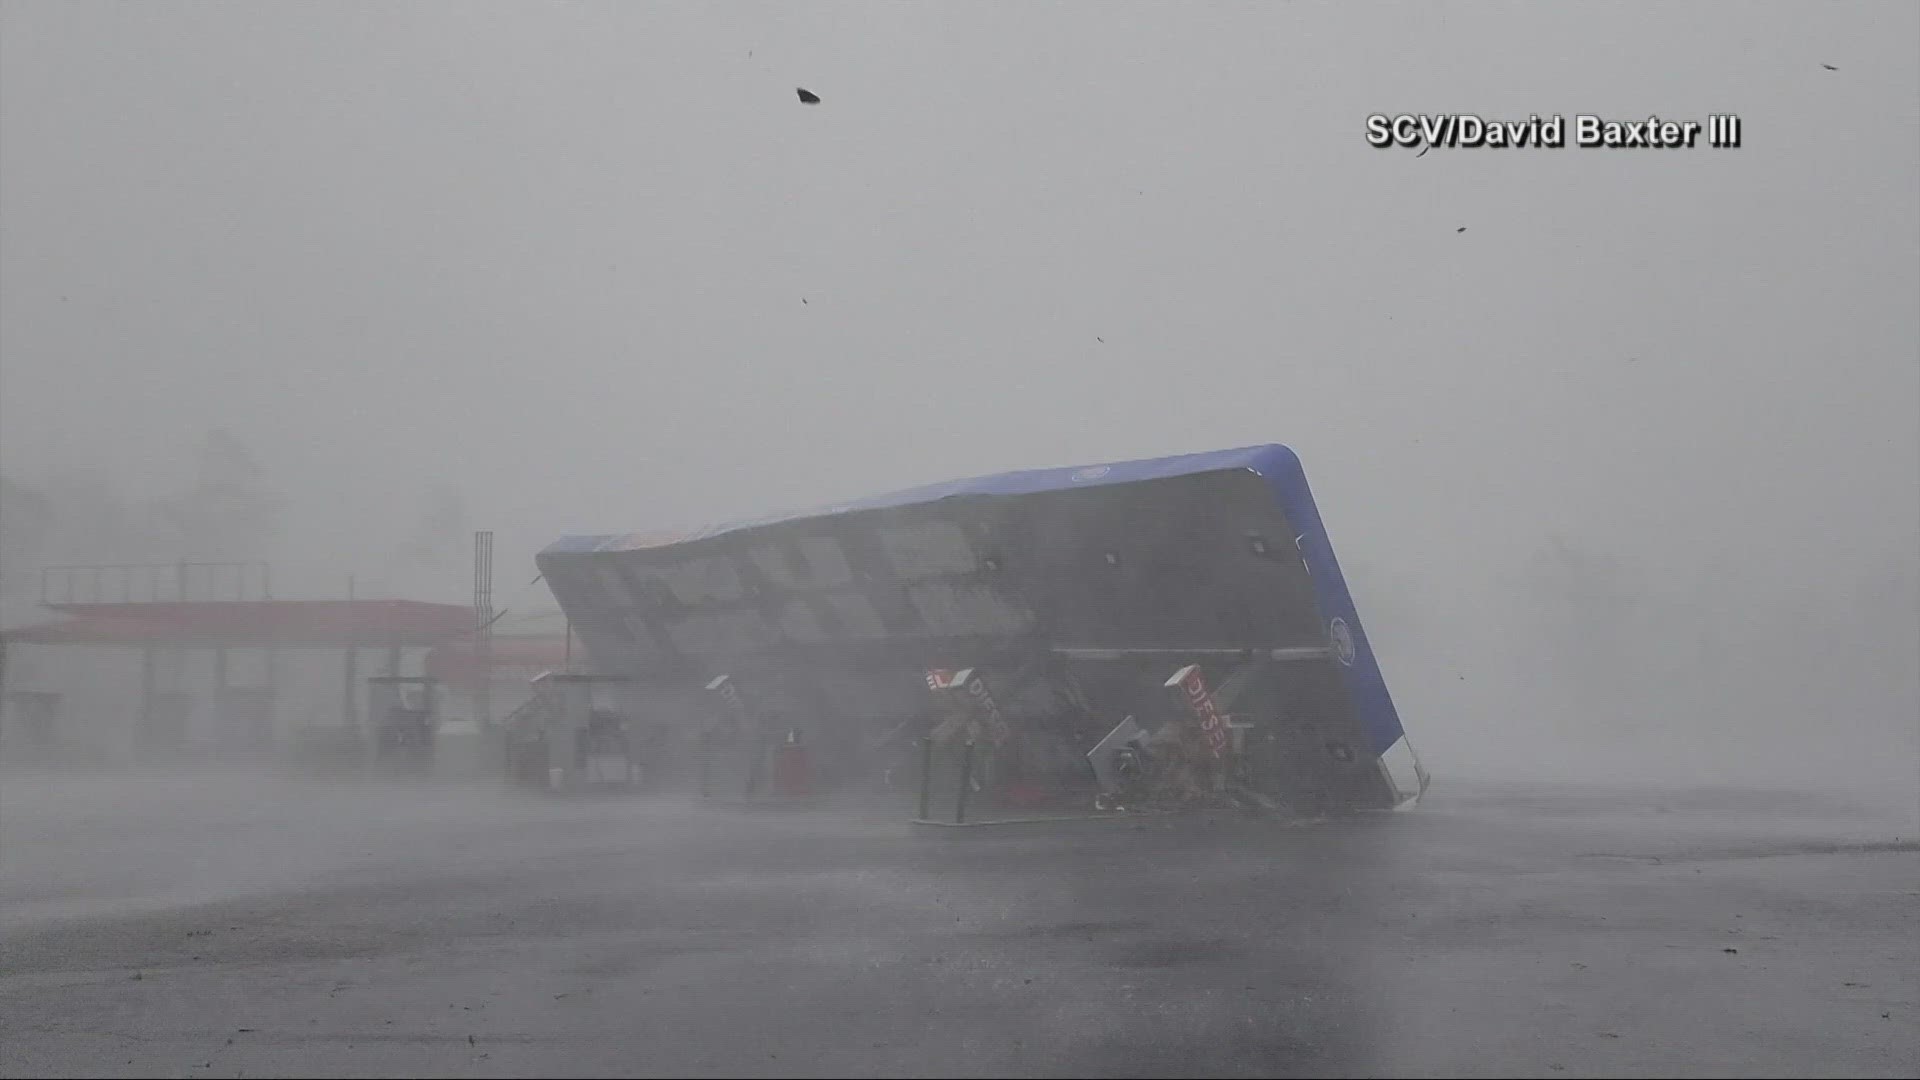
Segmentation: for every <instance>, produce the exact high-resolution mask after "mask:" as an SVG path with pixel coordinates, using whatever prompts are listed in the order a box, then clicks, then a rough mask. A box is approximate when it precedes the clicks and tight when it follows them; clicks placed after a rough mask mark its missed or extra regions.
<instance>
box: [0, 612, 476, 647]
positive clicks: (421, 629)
mask: <svg viewBox="0 0 1920 1080" xmlns="http://www.w3.org/2000/svg"><path fill="white" fill-rule="evenodd" d="M49 606H50V607H52V608H53V609H54V610H55V611H58V612H60V613H61V614H64V615H67V616H69V618H67V619H65V620H63V621H60V622H48V623H40V624H38V625H34V626H25V627H21V628H20V629H18V630H9V631H7V632H6V634H4V635H0V636H4V638H5V639H6V640H7V641H8V642H21V643H36V644H48V645H121V646H143V645H171V646H194V647H202V648H218V647H232V648H244V647H249V646H254V647H265V646H274V647H277V648H291V649H301V648H307V649H339V648H345V647H347V646H350V645H351V646H358V647H362V648H389V647H392V646H396V645H397V646H404V647H409V648H417V647H422V646H431V645H439V644H442V643H444V642H448V641H453V640H456V639H458V638H460V637H462V636H464V635H467V634H470V633H472V632H473V629H474V617H473V611H472V609H470V608H465V607H460V606H458V605H455V604H428V603H422V602H420V601H418V600H215V601H194V600H160V601H150V602H146V603H130V604H52V605H49Z"/></svg>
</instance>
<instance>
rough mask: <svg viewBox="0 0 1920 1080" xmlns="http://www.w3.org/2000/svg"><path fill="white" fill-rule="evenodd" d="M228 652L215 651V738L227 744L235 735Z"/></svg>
mask: <svg viewBox="0 0 1920 1080" xmlns="http://www.w3.org/2000/svg"><path fill="white" fill-rule="evenodd" d="M228 689H229V687H228V679H227V650H226V646H224V645H223V646H221V647H219V648H216V649H214V650H213V728H214V736H213V737H214V738H215V739H216V740H218V741H220V742H225V741H226V740H227V739H228V738H230V737H231V736H232V734H233V700H232V699H233V695H232V694H229V693H228V692H227V691H228Z"/></svg>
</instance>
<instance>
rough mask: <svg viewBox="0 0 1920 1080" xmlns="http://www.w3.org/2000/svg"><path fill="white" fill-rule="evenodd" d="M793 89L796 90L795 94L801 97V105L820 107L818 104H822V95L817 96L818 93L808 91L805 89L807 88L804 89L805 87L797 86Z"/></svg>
mask: <svg viewBox="0 0 1920 1080" xmlns="http://www.w3.org/2000/svg"><path fill="white" fill-rule="evenodd" d="M793 89H794V92H795V93H797V94H799V95H800V104H802V105H818V104H820V95H819V94H816V93H814V92H813V91H811V90H808V89H807V88H805V87H803V86H796V87H794V88H793Z"/></svg>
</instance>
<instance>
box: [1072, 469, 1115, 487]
mask: <svg viewBox="0 0 1920 1080" xmlns="http://www.w3.org/2000/svg"><path fill="white" fill-rule="evenodd" d="M1112 471H1113V470H1112V469H1110V468H1108V467H1107V466H1105V465H1093V466H1089V467H1087V468H1085V469H1081V470H1080V471H1078V472H1076V473H1074V474H1073V482H1074V483H1076V484H1080V483H1085V482H1086V481H1088V480H1098V479H1100V478H1101V477H1103V476H1105V475H1107V474H1108V473H1110V472H1112Z"/></svg>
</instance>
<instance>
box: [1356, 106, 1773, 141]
mask: <svg viewBox="0 0 1920 1080" xmlns="http://www.w3.org/2000/svg"><path fill="white" fill-rule="evenodd" d="M1569 136H1571V138H1569ZM1367 145H1369V146H1374V147H1378V148H1380V149H1383V150H1384V149H1389V148H1392V147H1396V146H1400V147H1427V148H1429V149H1431V148H1433V147H1441V148H1443V149H1459V150H1478V149H1495V150H1500V149H1527V148H1532V147H1539V148H1543V149H1559V148H1561V147H1564V146H1574V147H1580V148H1600V149H1607V150H1628V149H1650V150H1691V149H1693V148H1695V147H1698V146H1707V147H1711V148H1714V149H1733V148H1737V147H1738V146H1739V145H1740V118H1739V117H1738V116H1735V115H1733V114H1731V113H1715V114H1712V115H1710V116H1708V117H1707V118H1706V120H1705V122H1701V121H1695V120H1662V119H1660V118H1659V117H1658V116H1649V117H1647V118H1646V119H1645V120H1608V119H1606V118H1605V117H1601V116H1594V115H1590V114H1587V113H1576V114H1575V115H1574V116H1573V117H1572V118H1571V121H1569V119H1568V118H1567V117H1564V116H1558V115H1556V116H1550V117H1541V116H1539V115H1538V114H1535V115H1533V116H1529V117H1527V118H1526V119H1525V120H1488V119H1486V118H1484V117H1480V116H1475V115H1473V114H1472V113H1401V114H1399V115H1397V116H1389V115H1388V114H1386V113H1374V114H1373V115H1372V116H1369V117H1367Z"/></svg>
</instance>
